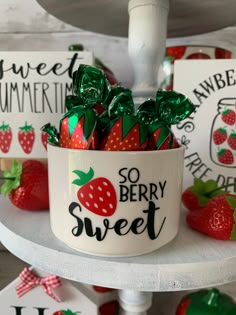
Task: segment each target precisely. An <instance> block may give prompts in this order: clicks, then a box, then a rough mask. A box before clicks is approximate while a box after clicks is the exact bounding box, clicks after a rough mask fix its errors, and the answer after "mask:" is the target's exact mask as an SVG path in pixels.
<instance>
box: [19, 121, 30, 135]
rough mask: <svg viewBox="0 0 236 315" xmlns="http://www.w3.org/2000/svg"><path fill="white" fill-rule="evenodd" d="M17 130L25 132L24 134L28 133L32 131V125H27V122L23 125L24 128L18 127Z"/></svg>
mask: <svg viewBox="0 0 236 315" xmlns="http://www.w3.org/2000/svg"><path fill="white" fill-rule="evenodd" d="M19 129H20V131H23V132H26V133H27V132H29V131H32V130H34V128H33V127H32V125H27V122H26V123H25V125H24V126H22V127H20V128H19Z"/></svg>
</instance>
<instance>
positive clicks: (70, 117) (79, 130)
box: [59, 109, 98, 150]
mask: <svg viewBox="0 0 236 315" xmlns="http://www.w3.org/2000/svg"><path fill="white" fill-rule="evenodd" d="M96 119H97V118H96V112H95V111H94V110H93V109H87V110H86V112H85V111H84V110H80V111H77V112H76V111H75V110H74V109H72V110H71V111H68V113H67V114H66V115H65V116H64V118H63V119H62V121H61V124H60V135H59V143H60V146H61V147H64V148H71V149H83V150H86V149H88V148H89V149H96V148H97V145H98V144H97V143H98V136H97V135H96V133H95V132H94V131H95V126H96Z"/></svg>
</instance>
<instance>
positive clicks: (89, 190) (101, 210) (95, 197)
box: [72, 168, 117, 217]
mask: <svg viewBox="0 0 236 315" xmlns="http://www.w3.org/2000/svg"><path fill="white" fill-rule="evenodd" d="M73 173H75V174H76V175H77V176H78V178H77V179H75V180H74V181H73V182H72V183H73V184H75V185H78V186H82V187H80V188H79V190H78V191H77V197H78V200H79V201H80V203H81V205H83V206H84V207H85V208H86V209H87V210H89V211H91V212H93V213H95V214H97V215H100V216H104V217H108V216H111V215H113V214H114V212H115V210H116V206H117V197H116V191H115V189H114V187H113V185H112V183H111V182H110V181H109V180H108V179H107V178H105V177H97V178H94V179H93V176H94V171H93V169H92V168H90V169H89V171H88V172H87V173H85V172H82V171H80V170H74V171H73Z"/></svg>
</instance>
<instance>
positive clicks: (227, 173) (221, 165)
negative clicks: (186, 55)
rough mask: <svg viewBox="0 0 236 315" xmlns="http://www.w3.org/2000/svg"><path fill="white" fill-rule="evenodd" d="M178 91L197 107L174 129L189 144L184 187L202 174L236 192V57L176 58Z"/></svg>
mask: <svg viewBox="0 0 236 315" xmlns="http://www.w3.org/2000/svg"><path fill="white" fill-rule="evenodd" d="M174 90H176V91H178V92H180V93H183V94H184V95H186V96H187V97H189V98H190V100H191V101H192V102H193V103H194V104H195V106H196V110H195V112H194V113H192V114H191V115H190V116H189V117H188V118H187V119H186V120H184V121H182V122H180V123H179V124H178V125H177V126H175V127H174V128H173V130H174V132H175V134H176V136H177V138H178V139H179V141H180V142H181V143H182V144H183V145H185V147H186V151H185V167H184V187H186V186H189V185H191V184H192V181H193V177H198V178H201V179H203V180H204V181H205V180H207V179H215V180H216V181H217V182H218V184H219V185H227V184H234V185H235V186H234V187H233V188H231V190H232V191H233V190H234V191H236V60H232V59H227V60H191V61H189V60H183V61H176V63H175V69H174Z"/></svg>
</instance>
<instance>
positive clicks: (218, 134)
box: [213, 128, 227, 145]
mask: <svg viewBox="0 0 236 315" xmlns="http://www.w3.org/2000/svg"><path fill="white" fill-rule="evenodd" d="M226 139H227V131H226V129H225V128H218V129H216V130H215V131H214V132H213V141H214V143H215V144H216V145H219V144H222V143H224V142H225V141H226Z"/></svg>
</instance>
